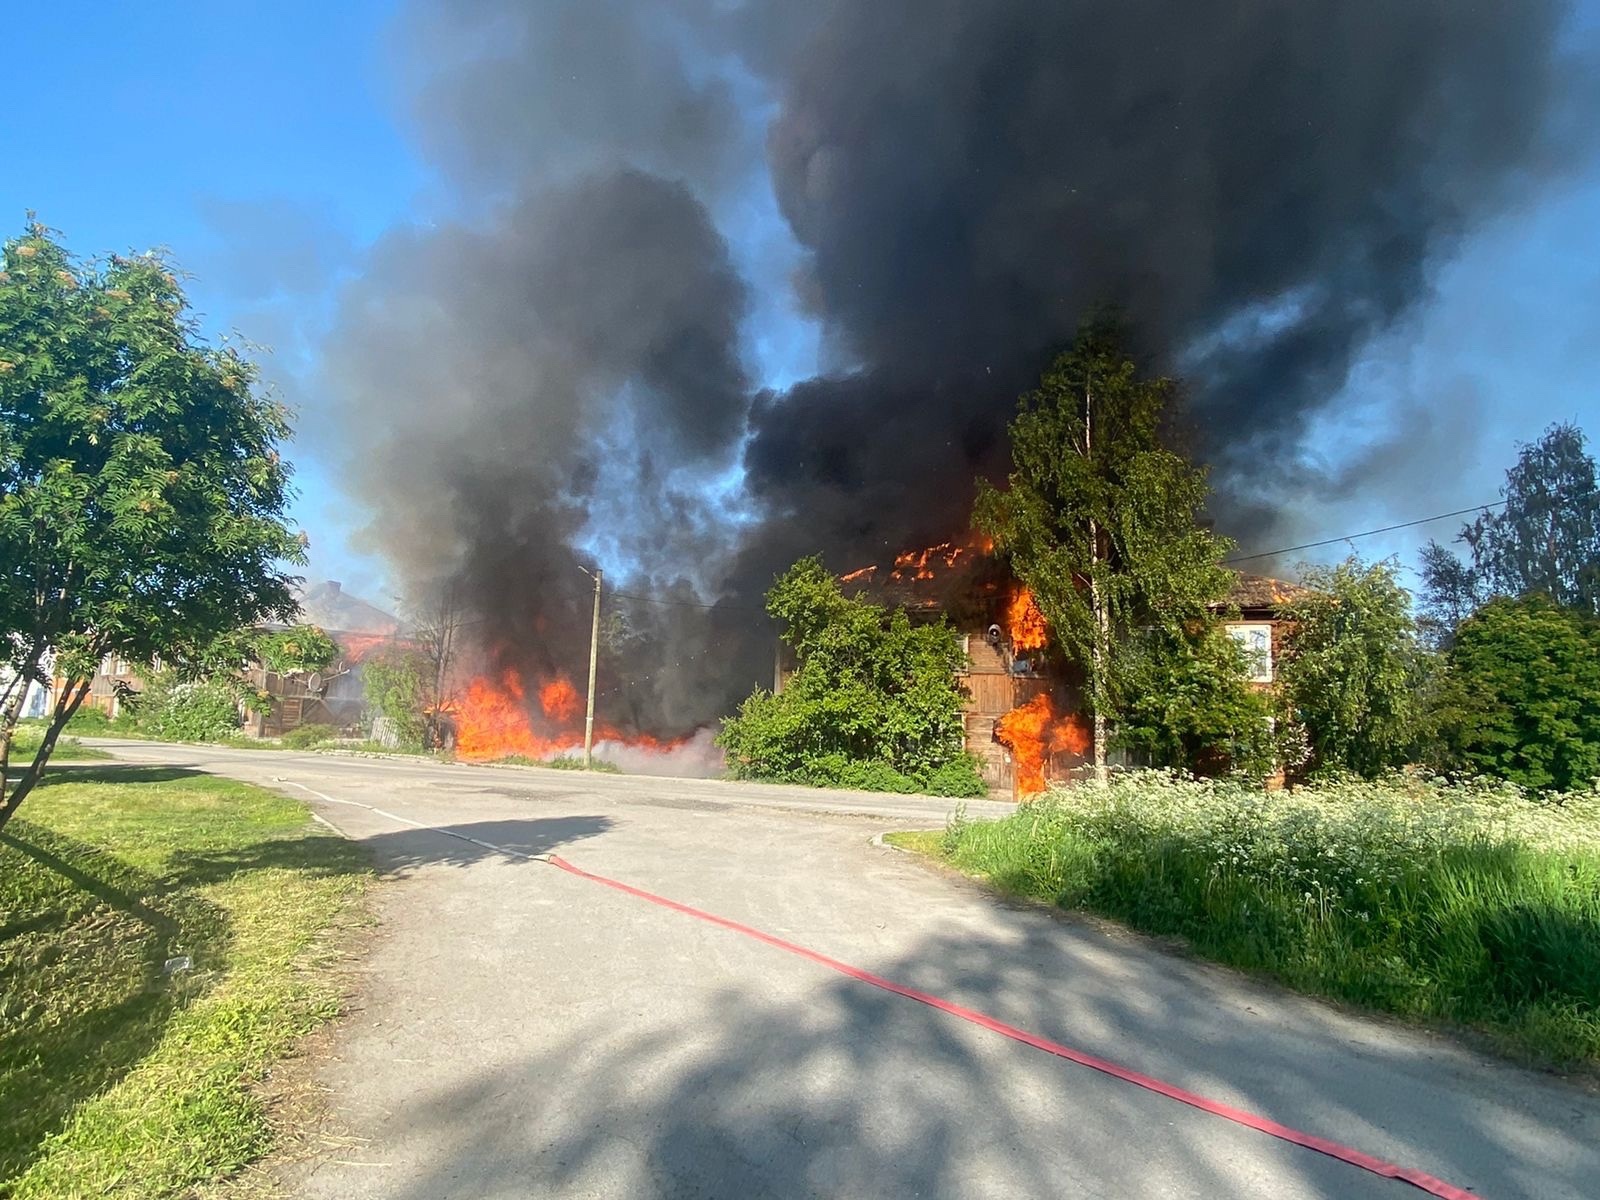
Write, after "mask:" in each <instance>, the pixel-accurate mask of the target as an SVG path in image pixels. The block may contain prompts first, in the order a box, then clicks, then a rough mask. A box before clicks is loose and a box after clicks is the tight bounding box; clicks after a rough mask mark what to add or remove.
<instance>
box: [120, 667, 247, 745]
mask: <svg viewBox="0 0 1600 1200" xmlns="http://www.w3.org/2000/svg"><path fill="white" fill-rule="evenodd" d="M137 721H138V725H139V728H140V730H141V731H143V732H145V733H148V734H151V735H152V736H154V737H158V738H164V739H166V740H167V741H172V742H217V741H221V740H223V739H224V738H226V737H228V736H229V735H230V734H232V733H233V732H234V731H235V730H237V729H238V728H239V702H238V698H237V697H236V696H235V695H234V692H233V689H232V688H231V687H230V686H229V685H228V684H227V683H225V682H223V681H221V680H199V681H191V680H178V679H176V678H174V677H173V676H171V675H157V676H155V677H153V678H152V679H151V680H150V684H149V686H148V687H146V688H145V690H144V691H143V692H142V693H141V694H140V696H139V699H138V702H137Z"/></svg>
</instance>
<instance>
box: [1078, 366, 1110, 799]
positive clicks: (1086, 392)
mask: <svg viewBox="0 0 1600 1200" xmlns="http://www.w3.org/2000/svg"><path fill="white" fill-rule="evenodd" d="M1083 456H1084V457H1085V458H1087V459H1089V460H1090V461H1091V462H1092V461H1093V460H1094V392H1093V391H1092V390H1091V389H1090V386H1089V382H1088V381H1087V380H1085V381H1084V385H1083ZM1089 607H1090V608H1091V609H1093V610H1094V651H1093V653H1092V654H1090V656H1089V672H1090V679H1089V704H1090V706H1091V708H1092V710H1093V714H1094V781H1095V783H1096V784H1097V785H1098V786H1100V787H1105V786H1106V784H1107V783H1109V782H1110V770H1109V768H1108V767H1107V764H1106V706H1105V695H1106V686H1105V682H1106V671H1107V669H1108V660H1109V659H1110V657H1111V615H1110V613H1108V612H1107V611H1106V602H1105V595H1104V594H1103V593H1102V591H1101V589H1100V522H1099V521H1096V520H1095V519H1094V518H1093V517H1090V518H1089Z"/></svg>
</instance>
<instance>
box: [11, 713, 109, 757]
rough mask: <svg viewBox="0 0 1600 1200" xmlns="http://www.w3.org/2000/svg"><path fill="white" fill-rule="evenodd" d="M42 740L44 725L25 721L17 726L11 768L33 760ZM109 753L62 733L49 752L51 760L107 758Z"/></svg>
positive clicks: (12, 748) (12, 746) (13, 741)
mask: <svg viewBox="0 0 1600 1200" xmlns="http://www.w3.org/2000/svg"><path fill="white" fill-rule="evenodd" d="M43 740H44V726H43V725H42V724H34V723H33V722H25V723H23V724H20V725H18V726H17V731H16V733H15V734H14V735H13V736H12V738H11V764H12V767H13V769H15V768H19V767H21V766H22V765H23V764H24V763H29V762H32V761H33V755H34V752H35V751H36V750H38V749H39V743H40V742H41V741H43ZM110 757H111V755H109V754H107V753H106V752H105V751H104V750H97V749H95V748H94V747H93V746H85V745H84V744H83V743H82V742H80V741H79V740H78V739H77V738H75V737H68V736H66V735H65V734H63V735H62V736H61V737H59V738H57V739H56V748H55V749H54V750H52V751H51V752H50V761H51V762H53V763H54V762H91V761H94V760H97V759H107V758H110Z"/></svg>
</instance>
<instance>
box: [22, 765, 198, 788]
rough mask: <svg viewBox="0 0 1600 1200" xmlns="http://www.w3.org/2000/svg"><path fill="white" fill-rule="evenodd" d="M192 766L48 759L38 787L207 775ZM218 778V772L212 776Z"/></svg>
mask: <svg viewBox="0 0 1600 1200" xmlns="http://www.w3.org/2000/svg"><path fill="white" fill-rule="evenodd" d="M209 775H210V772H208V771H201V770H197V769H195V768H194V767H146V766H140V765H138V764H135V763H108V762H93V763H73V762H64V763H51V764H50V765H49V766H48V767H47V768H45V774H44V778H43V779H42V780H41V781H40V784H39V786H40V787H48V786H49V785H50V784H51V783H174V782H176V781H177V780H180V779H195V778H199V777H201V776H209ZM211 777H212V778H217V776H211Z"/></svg>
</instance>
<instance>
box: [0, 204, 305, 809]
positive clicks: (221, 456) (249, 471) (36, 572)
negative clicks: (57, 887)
mask: <svg viewBox="0 0 1600 1200" xmlns="http://www.w3.org/2000/svg"><path fill="white" fill-rule="evenodd" d="M3 262H4V269H3V270H0V564H3V569H0V655H3V666H4V681H3V682H0V825H4V823H5V822H6V821H7V820H8V819H9V818H10V817H11V815H12V814H13V813H14V812H15V811H16V809H17V806H18V805H19V804H21V802H22V801H23V799H24V798H25V797H26V796H27V794H28V792H29V791H30V790H31V789H32V788H33V787H34V785H35V784H36V783H37V782H38V780H39V776H40V772H41V771H42V770H43V768H44V766H45V763H46V762H47V761H48V760H49V757H50V754H51V751H52V750H53V749H54V747H55V744H56V740H57V738H58V737H59V736H60V733H61V730H62V728H63V727H64V726H65V725H66V723H67V721H68V720H69V719H70V718H71V717H72V715H73V713H74V712H76V711H77V709H78V707H79V706H80V705H81V704H82V703H83V700H84V697H85V696H86V695H87V693H88V689H89V681H90V679H91V678H92V676H93V675H94V673H95V670H96V667H97V665H98V664H99V663H100V661H101V660H102V659H103V658H104V657H105V656H106V655H111V654H114V655H117V656H119V657H121V658H123V659H125V660H127V661H129V662H131V663H136V664H138V663H149V662H151V661H153V660H154V659H155V658H157V657H158V656H168V657H170V658H171V659H173V660H175V661H198V660H201V659H203V658H204V657H205V656H206V653H207V651H206V647H208V646H210V645H211V644H212V643H214V642H215V641H216V640H217V639H218V638H219V637H220V636H222V635H224V634H226V633H228V632H229V631H231V630H237V629H239V628H241V627H243V626H248V625H251V624H254V623H256V622H259V621H264V620H287V619H289V618H290V617H292V616H293V614H294V613H295V612H296V611H297V605H296V604H295V601H294V598H293V596H292V595H291V593H290V584H291V582H292V577H291V576H290V575H289V574H288V567H290V566H292V565H293V564H296V563H299V562H302V561H304V559H303V548H302V543H301V541H300V539H299V538H298V537H297V536H296V535H295V533H294V532H293V531H291V530H290V528H289V527H288V525H287V524H286V522H285V519H284V509H285V507H286V505H287V503H288V500H289V496H290V492H289V468H288V466H287V464H285V463H284V462H283V460H282V459H281V457H280V453H279V446H280V445H281V443H282V442H283V440H284V439H285V438H286V437H287V436H288V434H289V426H288V422H287V415H286V413H285V411H284V410H283V408H282V407H281V406H280V405H278V404H277V403H275V402H273V401H272V400H270V399H268V398H266V397H264V396H262V395H260V394H258V392H257V391H256V389H255V386H254V385H255V382H256V371H255V369H254V367H253V366H252V364H251V363H250V362H248V361H247V360H246V359H244V358H243V357H242V356H240V355H239V354H238V353H237V352H236V351H234V350H233V349H231V348H229V347H226V346H222V347H214V346H211V345H208V344H206V343H205V342H204V341H203V340H202V339H201V337H200V335H199V333H198V330H197V327H196V323H195V321H194V319H193V317H192V316H191V315H190V313H189V310H188V307H187V303H186V301H185V298H184V294H183V289H182V287H181V285H180V283H179V281H178V278H177V276H176V274H175V273H174V271H173V269H172V268H171V267H170V266H169V265H168V264H167V262H166V261H165V260H164V259H163V258H162V257H161V256H159V255H142V256H139V257H134V258H120V257H114V258H112V259H110V260H109V261H108V262H105V263H83V262H79V261H77V260H76V259H74V258H73V257H72V256H71V255H70V254H69V253H68V251H67V250H66V248H65V247H64V246H63V245H62V244H61V242H60V241H59V240H58V238H57V236H56V235H55V234H54V233H53V232H52V231H51V230H48V229H46V228H45V227H43V226H42V225H39V224H37V223H36V222H30V224H29V225H28V226H27V228H26V229H25V230H24V231H23V233H22V234H21V236H19V237H16V238H13V239H11V240H9V241H7V242H6V243H5V244H4V251H3ZM52 677H53V678H54V679H55V681H56V682H57V684H58V687H57V690H56V699H55V703H54V705H53V707H52V709H51V712H50V714H49V718H48V724H47V728H46V730H45V734H44V737H43V739H42V741H41V743H40V746H39V749H38V751H37V753H36V754H35V755H34V758H33V760H32V762H31V763H29V764H28V765H27V766H26V767H25V768H23V769H22V770H21V771H20V772H17V773H15V775H14V774H13V771H12V767H11V761H10V754H11V743H12V735H13V733H14V731H15V728H16V724H17V720H18V718H19V715H20V713H21V711H22V704H23V699H24V696H25V694H26V692H27V688H28V684H29V683H30V682H41V683H44V682H48V681H49V680H50V679H51V678H52Z"/></svg>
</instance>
